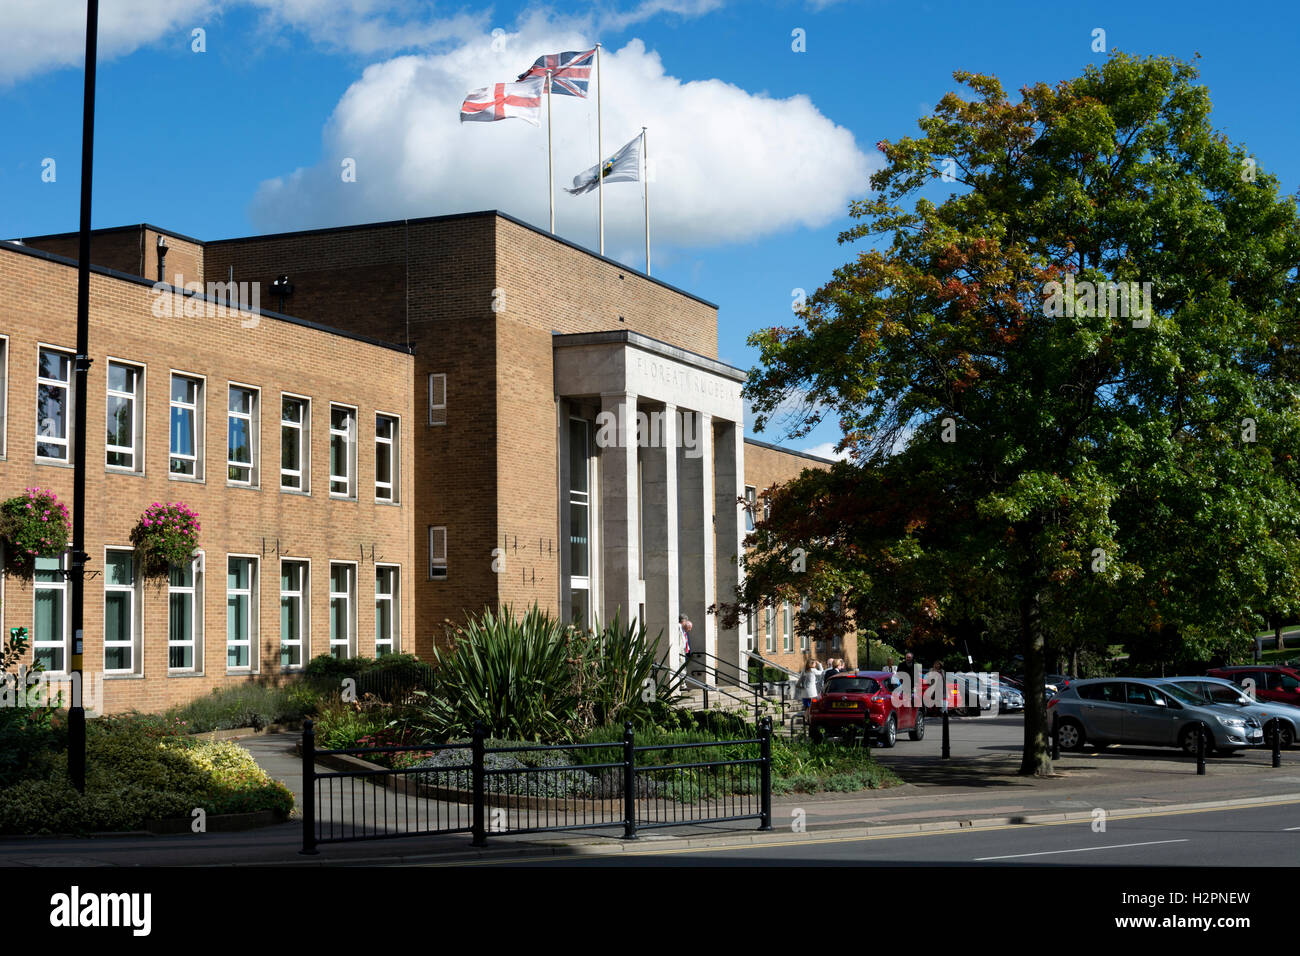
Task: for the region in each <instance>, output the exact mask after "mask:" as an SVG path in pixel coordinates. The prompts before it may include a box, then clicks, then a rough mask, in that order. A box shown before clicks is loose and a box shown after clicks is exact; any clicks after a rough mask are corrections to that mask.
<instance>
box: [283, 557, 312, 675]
mask: <svg viewBox="0 0 1300 956" xmlns="http://www.w3.org/2000/svg"><path fill="white" fill-rule="evenodd" d="M308 568H309V565H308V564H307V562H306V561H281V562H280V667H281V668H283V669H284V670H296V669H297V668H300V667H302V664H303V656H304V650H303V648H304V644H305V641H306V638H305V635H306V634H307V614H306V609H307V577H308Z"/></svg>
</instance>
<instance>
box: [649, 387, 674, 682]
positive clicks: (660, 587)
mask: <svg viewBox="0 0 1300 956" xmlns="http://www.w3.org/2000/svg"><path fill="white" fill-rule="evenodd" d="M650 415H651V417H652V419H653V421H652V427H651V429H650V435H651V438H650V444H649V445H648V447H646V448H645V449H644V451H643V453H642V456H641V461H642V467H643V468H644V471H645V481H644V487H643V489H642V493H643V494H644V495H645V502H644V507H643V508H642V515H643V518H642V521H643V522H644V524H643V530H642V534H643V536H644V538H645V564H646V566H645V570H644V577H645V616H646V632H647V633H648V634H649V636H650V637H651V638H654V637H655V636H656V635H660V637H659V656H660V657H664V654H665V651H666V652H667V656H666V661H665V662H666V664H667V665H668V668H669V670H670V671H676V670H677V668H678V667H679V666H681V663H682V655H681V647H680V644H679V642H678V640H677V614H678V610H679V607H680V605H679V603H678V584H677V582H678V574H677V570H678V569H677V562H678V551H677V406H676V405H665V406H664V407H663V408H662V409H660V410H656V411H653V412H651V413H650ZM656 426H657V427H656Z"/></svg>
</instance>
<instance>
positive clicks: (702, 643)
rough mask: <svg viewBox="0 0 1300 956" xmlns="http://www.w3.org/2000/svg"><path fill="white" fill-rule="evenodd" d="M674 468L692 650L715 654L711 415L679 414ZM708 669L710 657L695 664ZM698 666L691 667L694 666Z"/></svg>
mask: <svg viewBox="0 0 1300 956" xmlns="http://www.w3.org/2000/svg"><path fill="white" fill-rule="evenodd" d="M677 470H678V479H677V481H678V500H679V504H678V509H679V510H678V548H679V549H680V554H681V561H680V567H681V585H680V587H681V606H682V610H683V611H684V612H685V613H686V615H687V616H688V617H689V618H690V619H691V621H692V623H693V624H694V625H695V629H694V630H693V631H692V632H691V648H692V649H693V650H703V651H707V652H708V653H709V654H710V655H716V654H717V652H718V640H717V619H716V618H714V617H713V616H711V615H710V614H708V613H707V610H708V607H709V605H710V604H712V603H713V601H714V559H713V535H714V530H713V417H712V416H711V415H706V414H704V413H703V412H690V411H687V412H683V413H682V439H681V447H680V448H679V449H678V452H677ZM697 663H698V664H699V665H700V666H701V667H703V666H704V665H705V664H708V666H710V667H712V666H713V665H712V661H711V660H710V659H709V658H704V657H701V658H700V659H698V662H697ZM695 669H696V668H692V670H695Z"/></svg>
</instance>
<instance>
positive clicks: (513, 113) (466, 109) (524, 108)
mask: <svg viewBox="0 0 1300 956" xmlns="http://www.w3.org/2000/svg"><path fill="white" fill-rule="evenodd" d="M544 82H545V78H544V77H538V78H536V79H530V80H528V81H527V82H525V83H493V84H492V85H491V86H485V87H483V88H482V89H481V90H473V91H471V92H469V93H467V94H465V102H464V103H462V104H461V105H460V121H461V122H462V123H467V122H473V123H495V122H496V121H497V120H503V119H510V118H511V117H513V118H515V119H521V120H523V121H524V122H525V123H532V124H533V125H534V126H541V125H542V124H541V119H540V118H541V113H542V86H543V84H544Z"/></svg>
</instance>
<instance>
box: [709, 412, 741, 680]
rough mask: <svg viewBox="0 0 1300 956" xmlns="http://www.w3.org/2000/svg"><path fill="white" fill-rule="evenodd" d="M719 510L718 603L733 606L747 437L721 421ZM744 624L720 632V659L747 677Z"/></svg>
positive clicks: (716, 474) (717, 454)
mask: <svg viewBox="0 0 1300 956" xmlns="http://www.w3.org/2000/svg"><path fill="white" fill-rule="evenodd" d="M714 485H715V489H716V490H715V509H716V514H717V571H716V574H717V598H716V600H717V602H718V603H719V604H732V603H735V600H736V589H737V588H738V587H739V586H740V581H741V574H740V564H739V561H738V560H737V557H738V555H740V554H742V553H743V551H744V541H745V521H744V513H745V512H744V505H743V504H742V503H741V500H740V499H743V498H744V497H745V436H744V432H743V431H742V429H741V428H740V426H739V425H738V424H737V423H736V422H719V427H718V435H717V447H716V450H715V452H714ZM741 628H742V625H741V624H740V623H738V624H737V626H736V627H733V628H719V629H718V656H719V657H720V658H722V659H723V660H724V661H727V662H728V663H730V664H734V665H735V666H736V667H737V668H738V669H739V673H740V674H741V675H742V676H743V675H744V674H745V668H746V665H747V661H746V659H745V658H744V656H743V654H742V650H743V647H742V644H741V634H742V630H741Z"/></svg>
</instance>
